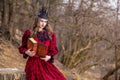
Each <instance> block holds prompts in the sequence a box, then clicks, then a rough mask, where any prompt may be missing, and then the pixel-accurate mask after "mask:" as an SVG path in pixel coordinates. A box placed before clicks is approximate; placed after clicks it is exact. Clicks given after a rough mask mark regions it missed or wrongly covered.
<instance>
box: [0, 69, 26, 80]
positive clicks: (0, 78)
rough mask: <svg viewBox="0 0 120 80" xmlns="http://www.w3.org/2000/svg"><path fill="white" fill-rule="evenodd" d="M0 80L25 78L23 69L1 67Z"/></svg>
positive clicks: (20, 79) (21, 79)
mask: <svg viewBox="0 0 120 80" xmlns="http://www.w3.org/2000/svg"><path fill="white" fill-rule="evenodd" d="M0 80H26V76H25V73H24V70H23V69H17V68H2V69H0Z"/></svg>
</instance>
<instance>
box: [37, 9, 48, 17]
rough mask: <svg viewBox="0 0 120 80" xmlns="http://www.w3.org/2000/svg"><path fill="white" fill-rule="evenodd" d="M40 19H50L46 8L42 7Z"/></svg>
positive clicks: (39, 14)
mask: <svg viewBox="0 0 120 80" xmlns="http://www.w3.org/2000/svg"><path fill="white" fill-rule="evenodd" d="M38 17H40V18H44V19H48V13H47V11H46V8H45V7H42V9H41V10H40V11H39V13H38Z"/></svg>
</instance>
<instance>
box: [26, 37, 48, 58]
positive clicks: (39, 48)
mask: <svg viewBox="0 0 120 80" xmlns="http://www.w3.org/2000/svg"><path fill="white" fill-rule="evenodd" d="M27 48H28V49H31V50H32V51H35V52H36V53H37V54H38V55H39V56H40V57H45V55H46V45H44V44H40V43H37V41H36V40H34V38H29V39H28V42H27Z"/></svg>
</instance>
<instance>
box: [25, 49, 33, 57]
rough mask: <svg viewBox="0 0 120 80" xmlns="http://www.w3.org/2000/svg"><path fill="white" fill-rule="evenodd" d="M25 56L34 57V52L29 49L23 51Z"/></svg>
mask: <svg viewBox="0 0 120 80" xmlns="http://www.w3.org/2000/svg"><path fill="white" fill-rule="evenodd" d="M25 54H27V55H28V56H30V57H33V56H34V55H35V52H34V51H30V49H28V50H27V51H25Z"/></svg>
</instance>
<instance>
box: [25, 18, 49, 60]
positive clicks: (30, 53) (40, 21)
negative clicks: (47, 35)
mask: <svg viewBox="0 0 120 80" xmlns="http://www.w3.org/2000/svg"><path fill="white" fill-rule="evenodd" d="M47 21H48V20H47V19H43V18H39V19H38V25H39V26H40V27H39V31H43V28H44V27H45V26H46V25H47ZM25 54H27V55H28V56H30V57H33V56H34V55H35V54H36V53H35V52H34V51H31V50H30V49H28V50H27V51H25ZM50 58H51V56H49V55H46V56H45V58H41V59H42V60H44V61H48V60H49V59H50Z"/></svg>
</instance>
